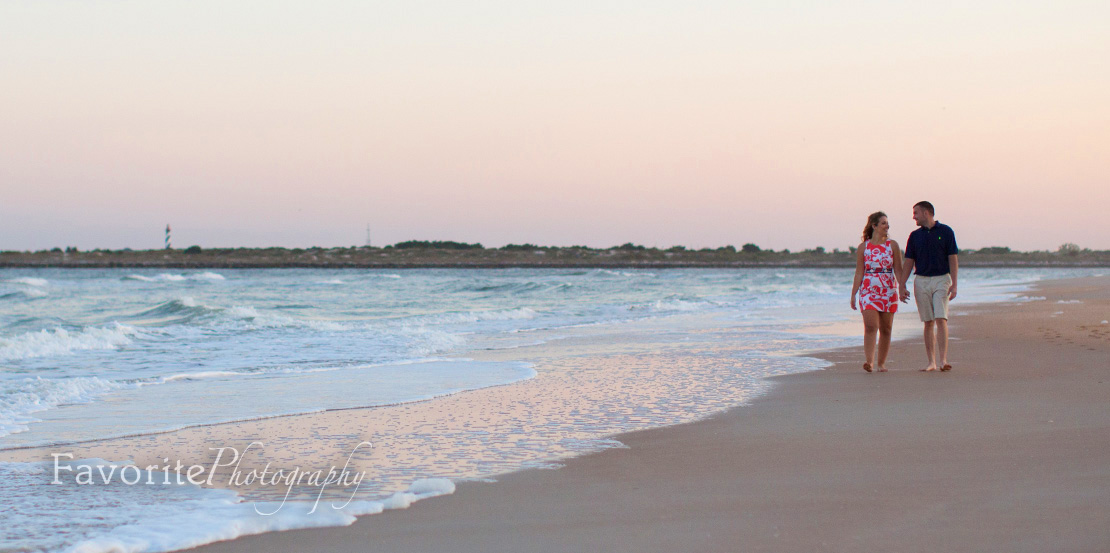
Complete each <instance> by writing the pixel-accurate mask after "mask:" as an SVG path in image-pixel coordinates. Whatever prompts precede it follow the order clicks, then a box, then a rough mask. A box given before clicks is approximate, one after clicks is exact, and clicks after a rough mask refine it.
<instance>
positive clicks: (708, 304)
mask: <svg viewBox="0 0 1110 553" xmlns="http://www.w3.org/2000/svg"><path fill="white" fill-rule="evenodd" d="M714 307H720V304H718V303H716V302H712V301H705V300H691V299H683V298H663V299H660V300H655V301H652V302H646V303H636V304H632V305H629V306H628V310H629V311H651V312H676V311H678V312H688V311H701V310H703V309H712V308H714Z"/></svg>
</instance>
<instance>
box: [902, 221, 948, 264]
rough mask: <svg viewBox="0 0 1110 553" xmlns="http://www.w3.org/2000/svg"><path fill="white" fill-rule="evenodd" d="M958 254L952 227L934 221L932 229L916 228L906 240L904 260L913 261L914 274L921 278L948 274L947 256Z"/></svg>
mask: <svg viewBox="0 0 1110 553" xmlns="http://www.w3.org/2000/svg"><path fill="white" fill-rule="evenodd" d="M958 253H959V250H958V249H957V248H956V233H954V232H952V227H950V226H948V225H943V224H941V223H938V222H935V221H934V223H933V228H929V229H927V228H925V227H918V229H917V230H915V231H913V232H911V233H910V238H909V239H908V240H906V259H912V260H913V264H914V268H915V269H916V270H915V271H914V272H916V273H917V274H919V275H921V276H940V275H946V274H948V273H949V272H950V270H949V267H948V256H950V255H956V254H958Z"/></svg>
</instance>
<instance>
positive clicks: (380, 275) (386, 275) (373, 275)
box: [366, 273, 401, 278]
mask: <svg viewBox="0 0 1110 553" xmlns="http://www.w3.org/2000/svg"><path fill="white" fill-rule="evenodd" d="M366 276H368V277H371V278H401V275H395V274H391V273H369V274H367V275H366Z"/></svg>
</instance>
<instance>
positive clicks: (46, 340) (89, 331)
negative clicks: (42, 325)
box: [0, 323, 138, 360]
mask: <svg viewBox="0 0 1110 553" xmlns="http://www.w3.org/2000/svg"><path fill="white" fill-rule="evenodd" d="M137 334H138V330H136V329H135V328H134V327H131V326H127V325H121V324H119V323H112V324H111V325H110V326H106V327H86V328H83V329H81V330H74V331H69V330H66V329H64V328H61V327H57V328H54V329H52V330H45V329H44V330H40V331H38V332H28V333H26V334H21V335H19V336H13V337H10V338H0V360H12V359H27V358H31V357H50V356H55V355H66V354H69V353H72V352H74V351H77V350H103V349H116V348H118V347H120V346H123V345H127V344H130V343H131V337H132V336H135V335H137Z"/></svg>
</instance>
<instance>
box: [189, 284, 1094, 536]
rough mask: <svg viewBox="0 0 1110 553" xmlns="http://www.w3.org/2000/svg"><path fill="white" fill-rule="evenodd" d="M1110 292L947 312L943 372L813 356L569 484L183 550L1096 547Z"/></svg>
mask: <svg viewBox="0 0 1110 553" xmlns="http://www.w3.org/2000/svg"><path fill="white" fill-rule="evenodd" d="M1108 284H1110V278H1107V277H1091V278H1084V279H1072V280H1063V281H1045V282H1040V283H1036V284H1035V285H1034V290H1033V291H1032V292H1033V293H1036V294H1040V295H1043V296H1045V297H1047V299H1046V300H1040V301H1028V302H1008V303H1005V304H1001V305H974V306H970V307H969V308H968V309H964V308H961V307H959V305H958V303H957V304H955V305H954V311H953V313H954V315H953V322H952V328H953V333H952V335H953V342H952V347H951V349H952V351H953V361H954V364H955V365H956V368H955V370H954V371H953V372H951V373H943V374H929V375H925V374H921V373H919V372H917V371H916V370H914V369H913V368H912V367H911V366H910V365H911V364H912V363H911V360H919V359H920V358H923V352H921V351H918V350H920V349H921V344H920V340H919V339H918V340H907V341H903V342H896V343H894V344H892V347H891V359H892V365H891V372H890V373H886V374H877V373H872V374H867V373H863V372H862V370H860V369H859V367H858V363H857V361H858V359H857V358H859V357H861V354H860V353H859V350H860V348H858V347H855V348H848V349H844V350H834V351H830V352H824V353H822V354H817V355H807V356H810V357H814V356H815V357H820V358H823V359H826V360H828V361H830V362H832V363H833V366H832V367H830V368H828V369H825V370H820V371H815V372H807V373H802V374H793V375H787V376H779V377H773V378H772V380H773V381H774V382H776V385H775V386H774V387H773V388H772V389H771V390H769V391H768V392H767V393H765V394H763V395H761V396H759V397H757V398H756V399H754V400H753V401H751V402H750V403H746V404H743V405H740V406H737V407H734V408H731V409H729V410H727V411H725V412H723V413H721V414H717V415H714V416H711V417H709V418H706V419H702V420H699V421H696V422H691V423H685V424H680V425H676V426H668V427H663V428H653V429H649V430H641V431H636V432H632V433H627V434H620V435H617V436H614V437H613V438H614V439H616V440H619V441H620V442H621V443H623V444H625V445H626V446H627V448H622V449H608V450H603V451H600V452H596V453H591V454H587V455H583V456H580V457H574V458H571V459H568V460H564V461H562V462H561V464H562V465H564V466H563V467H562V468H560V469H558V470H553V471H552V470H537V469H526V470H521V471H518V472H514V473H510V474H507V475H504V476H499V477H497V480H496V481H495V482H493V483H489V482H461V483H459V484H458V491H457V492H456V493H455V494H454V495H449V496H444V497H440V498H436V499H433V500H429V501H423V502H420V503H417V504H415V505H413V506H412V507H410V508H409V509H407V510H405V511H387V512H384V513H381V514H377V515H373V516H368V517H362V518H360V519H359V520H358V521H356V522H355V523H354V524H353V525H351V526H348V527H331V528H320V529H304V530H291V531H286V532H274V533H268V534H261V535H256V536H246V537H241V538H239V539H236V540H232V541H228V542H219V543H213V544H210V545H206V546H202V547H199V548H195V549H193V550H191V551H197V552H204V553H216V552H235V551H238V552H248V551H252V552H253V551H300V550H305V549H307V548H310V547H311V548H314V549H324V550H327V551H400V550H416V551H452V552H454V551H462V552H466V551H488V550H507V549H517V550H528V551H566V550H601V549H603V548H605V549H615V550H618V551H675V550H699V551H733V550H736V549H738V548H739V549H744V550H754V551H795V550H814V551H861V550H864V551H865V550H876V549H879V548H883V549H888V550H892V551H938V550H941V551H943V550H953V549H955V550H987V549H993V550H1008V551H1043V550H1055V551H1089V550H1095V549H1098V548H1099V547H1104V546H1105V545H1106V544H1107V543H1110V528H1107V527H1106V525H1105V520H1106V519H1107V518H1110V507H1107V505H1110V501H1108V500H1110V484H1108V483H1110V453H1107V452H1104V451H1099V450H1098V448H1097V447H1094V448H1092V447H1090V444H1094V443H1099V440H1100V439H1102V438H1101V437H1104V436H1105V435H1106V431H1107V430H1110V413H1107V412H1106V409H1105V408H1104V406H1105V405H1106V404H1107V403H1106V402H1107V400H1110V374H1106V372H1105V359H1106V353H1107V351H1108V350H1110V348H1108V346H1107V344H1108V343H1110V327H1108V326H1106V325H1101V321H1102V320H1105V319H1106V315H1107V314H1110V310H1108V309H1107V306H1108V305H1110V298H1108V296H1110V294H1108V292H1107V290H1108V289H1110V286H1108ZM1076 300H1078V301H1082V302H1083V303H1080V304H1074V303H1068V304H1063V303H1056V302H1063V301H1076ZM1057 314H1058V315H1059V316H1057ZM1092 318H1094V319H1098V320H1094V321H1093V322H1091V321H1089V320H1087V319H1092ZM906 319H909V318H902V319H900V320H899V322H900V323H901V324H903V325H908V324H913V325H915V326H916V325H919V324H920V323H918V322H917V321H916V319H915V318H914V320H906ZM1015 319H1016V320H1017V321H1016V322H1015V321H1014V320H1015ZM1078 323H1082V324H1078ZM1092 325H1093V326H1092ZM1030 340H1032V341H1030ZM1046 367H1053V368H1052V369H1047V368H1046ZM1050 370H1051V372H1049V371H1050ZM1049 469H1052V470H1049ZM537 498H542V499H537Z"/></svg>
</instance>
